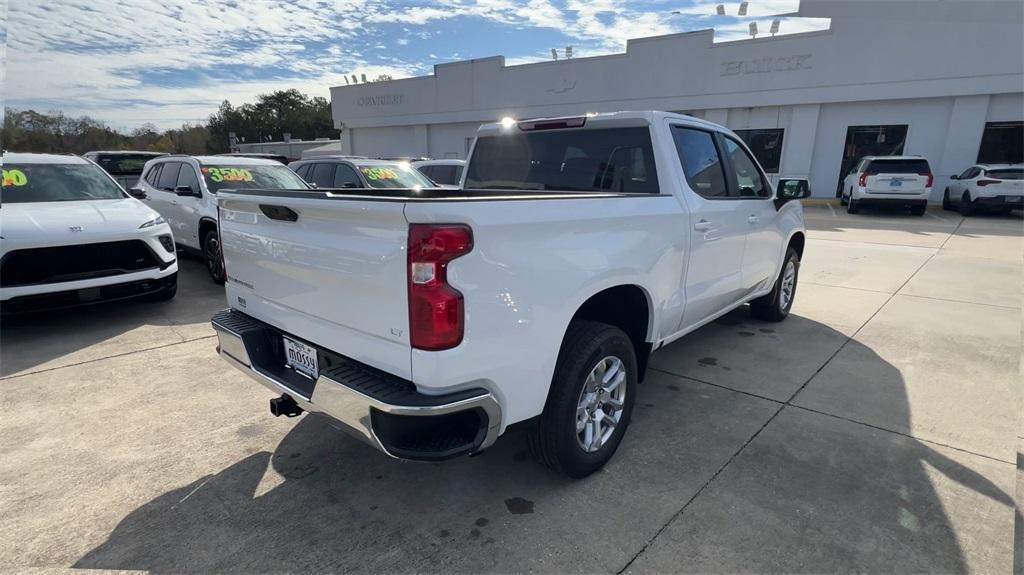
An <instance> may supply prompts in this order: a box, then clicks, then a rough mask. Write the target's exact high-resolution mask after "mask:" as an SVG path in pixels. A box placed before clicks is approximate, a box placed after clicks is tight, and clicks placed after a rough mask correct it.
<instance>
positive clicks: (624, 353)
mask: <svg viewBox="0 0 1024 575" xmlns="http://www.w3.org/2000/svg"><path fill="white" fill-rule="evenodd" d="M607 358H618V360H619V361H620V362H621V369H622V370H623V371H624V372H625V374H626V377H625V380H624V381H623V382H622V383H621V384H620V385H623V386H625V397H623V398H622V399H623V401H622V404H623V405H622V409H621V413H620V415H619V420H618V422H617V423H616V424H615V426H614V431H613V432H612V434H611V435H610V436H609V437H608V439H607V440H606V441H605V442H604V444H603V445H601V446H600V447H598V448H596V450H595V451H592V452H588V451H586V450H585V449H584V447H583V445H582V443H581V441H582V440H581V439H580V438H579V437H578V433H585V431H580V432H578V431H577V414H578V409H579V405H580V402H581V400H582V397H583V391H584V387H585V386H586V384H587V379H588V377H589V375H590V374H591V372H592V371H593V370H594V369H595V368H596V367H597V366H598V365H599V364H600V363H601V362H603V361H605V360H606V359H607ZM636 384H637V363H636V353H635V351H634V349H633V342H632V341H630V339H629V337H628V336H627V335H626V334H625V333H624V332H623V331H622V330H621V329H619V328H617V327H614V326H611V325H607V324H603V323H597V322H591V321H576V322H573V323H572V324H571V325H570V326H569V329H568V331H567V332H566V334H565V340H564V341H563V342H562V348H561V350H560V351H559V354H558V363H557V364H556V365H555V375H554V378H552V381H551V389H550V390H549V391H548V399H547V404H546V405H545V407H544V413H542V414H541V415H540V417H539V418H538V419H537V422H536V425H534V426H533V427H532V428H531V429H530V431H529V434H528V438H527V445H528V447H529V450H530V453H531V454H532V455H533V457H534V459H536V460H537V461H539V462H541V463H543V464H544V465H546V466H548V467H550V468H551V469H553V470H555V471H560V472H562V473H565V474H566V475H568V476H569V477H573V478H576V479H580V478H583V477H586V476H588V475H590V474H591V473H594V472H595V471H597V470H599V469H601V468H602V467H604V465H605V463H607V462H608V460H610V459H611V458H612V455H614V454H615V450H616V449H618V447H619V443H620V442H621V441H622V437H623V435H624V434H625V433H626V428H627V427H628V426H629V420H630V417H631V415H632V413H633V402H634V399H635V396H636ZM605 397H607V396H605ZM600 409H611V408H609V407H601V408H600ZM595 413H596V411H595Z"/></svg>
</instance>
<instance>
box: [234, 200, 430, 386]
mask: <svg viewBox="0 0 1024 575" xmlns="http://www.w3.org/2000/svg"><path fill="white" fill-rule="evenodd" d="M218 202H219V205H220V232H221V241H222V244H223V252H224V260H225V265H226V267H227V274H228V281H227V285H226V288H227V297H228V304H229V305H230V306H231V307H232V308H235V309H238V310H240V311H243V312H245V313H246V314H249V315H251V316H253V317H255V318H256V319H259V320H262V321H264V322H266V323H268V324H271V325H273V326H275V327H277V328H279V329H281V330H283V331H285V332H289V333H292V334H301V337H302V338H303V339H305V340H307V341H309V342H310V343H313V344H316V345H318V346H321V347H324V348H327V349H330V350H332V351H334V352H337V353H339V354H342V355H345V356H348V357H351V358H353V359H356V360H358V361H361V362H364V363H366V364H369V365H372V366H374V367H377V368H378V369H382V370H385V371H387V372H389V373H392V374H394V375H397V376H399V377H403V378H405V379H410V378H411V374H410V347H409V336H408V324H409V319H408V292H407V287H406V282H407V278H406V269H405V268H406V244H407V241H408V240H407V238H408V228H409V225H408V222H407V221H406V219H405V216H404V214H403V209H404V204H403V203H401V202H380V201H373V200H366V199H354V198H352V199H350V198H345V199H330V198H324V197H323V196H322V195H318V194H309V197H303V194H299V193H291V194H281V195H276V196H275V195H261V194H246V193H244V192H226V193H222V194H220V197H219V198H218ZM289 210H290V212H289ZM295 216H297V217H295ZM293 219H294V221H292V220H293Z"/></svg>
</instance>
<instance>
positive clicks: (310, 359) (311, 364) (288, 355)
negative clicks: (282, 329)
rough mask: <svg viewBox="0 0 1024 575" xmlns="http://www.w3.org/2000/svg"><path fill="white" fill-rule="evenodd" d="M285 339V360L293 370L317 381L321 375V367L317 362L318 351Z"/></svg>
mask: <svg viewBox="0 0 1024 575" xmlns="http://www.w3.org/2000/svg"><path fill="white" fill-rule="evenodd" d="M281 337H282V338H283V339H284V358H285V362H287V364H288V366H289V367H291V368H292V369H294V370H296V371H298V372H300V373H302V374H305V375H308V376H309V377H311V378H313V379H316V378H317V377H318V376H319V375H320V366H319V365H317V361H316V350H315V349H313V348H311V347H309V346H308V345H306V344H304V343H301V342H298V341H295V340H293V339H288V338H287V337H284V336H281Z"/></svg>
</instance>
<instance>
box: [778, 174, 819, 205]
mask: <svg viewBox="0 0 1024 575" xmlns="http://www.w3.org/2000/svg"><path fill="white" fill-rule="evenodd" d="M809 197H811V185H810V182H808V181H807V179H806V178H782V179H780V180H779V185H778V186H776V188H775V205H776V207H781V206H782V204H785V203H786V202H789V201H792V200H799V199H802V198H809Z"/></svg>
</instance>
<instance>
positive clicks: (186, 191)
mask: <svg viewBox="0 0 1024 575" xmlns="http://www.w3.org/2000/svg"><path fill="white" fill-rule="evenodd" d="M174 193H175V194H177V195H179V196H182V197H188V196H198V195H199V194H198V193H197V192H196V191H195V190H193V189H192V187H191V186H178V187H176V188H174Z"/></svg>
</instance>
